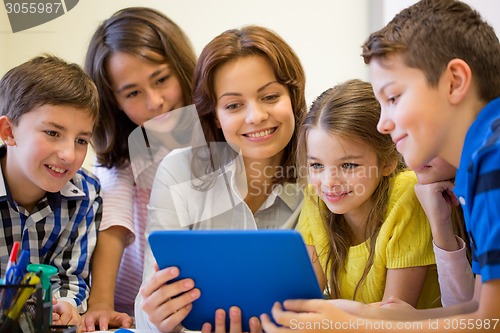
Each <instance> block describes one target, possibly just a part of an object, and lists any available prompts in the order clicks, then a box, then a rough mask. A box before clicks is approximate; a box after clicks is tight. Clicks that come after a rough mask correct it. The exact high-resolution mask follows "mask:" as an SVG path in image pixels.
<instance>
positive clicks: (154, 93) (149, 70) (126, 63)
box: [107, 52, 184, 131]
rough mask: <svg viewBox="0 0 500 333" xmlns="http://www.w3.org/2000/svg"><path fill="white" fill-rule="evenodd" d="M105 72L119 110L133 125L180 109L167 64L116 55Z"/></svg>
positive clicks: (177, 85)
mask: <svg viewBox="0 0 500 333" xmlns="http://www.w3.org/2000/svg"><path fill="white" fill-rule="evenodd" d="M107 71H108V73H109V76H110V81H111V83H112V89H113V92H114V96H115V99H116V101H117V103H118V106H119V108H120V109H121V110H123V112H125V114H126V115H127V116H128V117H129V118H130V120H132V122H134V123H135V124H136V125H142V124H144V123H145V122H146V121H148V120H150V119H152V118H154V117H156V116H159V115H162V114H164V113H166V112H169V111H172V110H175V109H178V108H180V107H182V106H184V104H183V103H184V102H183V95H182V89H181V86H180V83H179V79H178V78H177V75H176V74H175V73H174V72H173V69H172V68H171V67H170V66H169V65H168V64H156V63H153V62H149V61H146V60H145V59H142V58H139V57H137V56H134V55H130V54H127V53H123V52H116V53H114V54H113V55H112V56H111V58H110V59H109V62H108V65H107ZM174 125H175V124H172V128H173V127H174ZM164 130H165V131H167V130H168V129H164Z"/></svg>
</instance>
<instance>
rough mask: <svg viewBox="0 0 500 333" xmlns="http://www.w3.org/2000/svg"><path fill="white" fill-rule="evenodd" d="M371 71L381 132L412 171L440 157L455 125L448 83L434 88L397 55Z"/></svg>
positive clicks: (377, 62)
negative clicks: (378, 107) (449, 133)
mask: <svg viewBox="0 0 500 333" xmlns="http://www.w3.org/2000/svg"><path fill="white" fill-rule="evenodd" d="M369 70H370V79H371V83H372V85H373V90H374V92H375V96H376V97H377V99H378V101H379V102H380V105H381V108H382V113H381V116H380V120H379V123H378V126H377V128H378V130H379V132H381V133H385V134H390V135H391V137H392V140H393V141H394V142H395V143H396V148H397V150H398V151H399V152H400V153H401V154H402V155H403V156H404V159H405V162H406V163H407V164H408V166H409V167H410V168H412V169H416V168H419V167H421V166H423V165H425V164H426V163H427V162H429V161H430V160H431V159H432V158H434V157H436V156H439V155H440V154H441V153H442V151H443V147H444V145H445V144H446V141H447V137H448V135H447V133H448V132H449V130H450V127H451V124H453V122H452V119H453V118H452V115H453V114H452V113H451V112H450V108H449V106H448V104H447V97H446V94H447V92H448V88H446V83H445V81H444V80H440V82H438V85H437V87H430V86H429V85H428V83H427V80H426V78H425V76H424V73H423V72H422V71H421V70H419V69H415V68H411V67H408V66H407V65H405V64H404V62H403V59H402V57H401V56H400V55H397V54H394V55H390V56H388V58H386V59H373V60H372V61H371V62H370V66H369Z"/></svg>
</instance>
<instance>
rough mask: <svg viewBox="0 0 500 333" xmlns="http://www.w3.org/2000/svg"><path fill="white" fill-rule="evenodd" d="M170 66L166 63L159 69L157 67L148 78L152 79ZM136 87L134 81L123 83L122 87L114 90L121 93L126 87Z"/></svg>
mask: <svg viewBox="0 0 500 333" xmlns="http://www.w3.org/2000/svg"><path fill="white" fill-rule="evenodd" d="M169 68H170V66H168V65H166V67H162V68H160V69H158V70H157V71H154V72H153V73H152V74H151V75H150V76H149V78H150V79H154V78H155V77H157V76H158V75H160V74H161V73H162V72H163V71H164V70H166V69H169ZM135 87H137V84H135V83H131V84H126V85H124V86H123V87H120V88H119V89H118V90H117V91H116V92H117V93H121V92H122V91H124V90H127V89H131V88H135Z"/></svg>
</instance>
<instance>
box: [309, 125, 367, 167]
mask: <svg viewBox="0 0 500 333" xmlns="http://www.w3.org/2000/svg"><path fill="white" fill-rule="evenodd" d="M306 142H307V153H308V155H309V156H312V157H316V158H320V157H321V158H326V159H331V160H335V159H338V158H342V157H344V156H346V155H352V156H354V155H355V156H363V157H371V156H372V155H375V152H374V150H373V149H372V148H371V146H370V145H368V144H367V143H365V142H362V141H361V140H356V138H352V137H351V138H350V137H347V136H344V135H338V134H335V133H332V132H329V131H327V130H324V129H322V128H318V127H315V128H311V129H310V130H309V131H308V133H307V141H306ZM316 155H317V156H316Z"/></svg>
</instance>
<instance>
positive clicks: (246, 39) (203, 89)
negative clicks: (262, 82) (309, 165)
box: [193, 26, 306, 183]
mask: <svg viewBox="0 0 500 333" xmlns="http://www.w3.org/2000/svg"><path fill="white" fill-rule="evenodd" d="M250 55H261V56H263V57H265V58H266V59H267V60H268V61H269V64H270V65H271V67H272V69H273V71H274V75H275V76H276V80H277V81H278V83H280V84H282V85H284V86H285V87H287V89H288V92H289V94H290V99H291V104H292V109H293V112H294V115H295V122H296V123H297V124H299V123H300V122H301V120H302V117H303V115H304V114H305V112H306V102H305V93H304V89H305V82H306V79H305V75H304V70H303V68H302V65H301V63H300V60H299V58H298V57H297V55H296V54H295V52H294V51H293V49H292V48H291V47H290V46H289V45H288V44H287V43H286V42H285V41H284V40H283V39H282V38H281V37H280V36H279V35H277V34H276V33H275V32H273V31H271V30H269V29H267V28H264V27H260V26H246V27H243V28H241V29H231V30H227V31H225V32H223V33H222V34H220V35H219V36H217V37H215V38H214V39H213V40H212V41H211V42H210V43H208V44H207V45H206V46H205V48H204V49H203V50H202V52H201V54H200V57H199V58H198V62H197V64H196V69H195V74H194V93H193V95H194V103H195V105H196V109H197V110H198V115H199V116H200V122H201V126H202V128H203V131H204V134H205V139H206V142H208V143H211V142H225V141H226V139H225V138H224V134H223V133H222V130H221V129H220V128H218V127H217V125H216V119H217V116H216V111H215V106H216V104H217V98H216V95H215V82H214V78H215V74H216V72H217V70H218V69H219V68H220V67H221V66H222V65H224V64H226V63H227V62H229V61H232V60H234V59H238V58H241V57H246V56H250ZM297 135H298V126H295V130H294V133H293V135H292V138H291V140H290V142H289V143H288V145H287V146H286V147H285V149H284V154H283V161H282V163H281V165H282V166H284V167H285V170H289V169H293V166H294V164H295V148H296V144H297ZM220 162H223V160H221V161H219V163H220ZM216 164H217V162H216ZM217 168H218V166H217V165H215V166H214V169H217ZM281 176H282V177H281ZM295 180H296V174H295V173H294V172H291V173H283V174H280V177H279V178H278V176H275V177H274V179H273V183H282V182H284V181H292V182H295Z"/></svg>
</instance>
